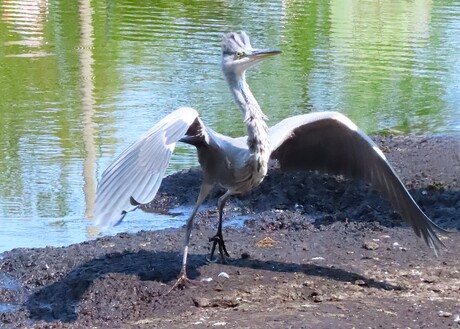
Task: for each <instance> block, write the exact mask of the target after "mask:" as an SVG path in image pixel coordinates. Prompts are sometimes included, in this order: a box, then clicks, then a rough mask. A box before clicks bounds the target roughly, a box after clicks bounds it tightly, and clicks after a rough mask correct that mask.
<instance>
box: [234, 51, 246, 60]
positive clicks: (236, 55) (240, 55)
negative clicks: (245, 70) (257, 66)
mask: <svg viewBox="0 0 460 329" xmlns="http://www.w3.org/2000/svg"><path fill="white" fill-rule="evenodd" d="M244 55H246V54H245V53H244V51H237V52H236V53H235V57H236V58H237V59H241V58H242V57H243V56H244Z"/></svg>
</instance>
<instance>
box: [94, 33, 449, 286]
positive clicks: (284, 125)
mask: <svg viewBox="0 0 460 329" xmlns="http://www.w3.org/2000/svg"><path fill="white" fill-rule="evenodd" d="M280 53H281V51H279V50H272V49H256V48H253V47H252V45H251V42H250V40H249V37H248V35H247V34H246V33H245V32H241V33H234V32H232V33H228V34H225V35H224V36H223V39H222V71H223V74H224V76H225V78H226V80H227V82H228V85H229V87H230V91H231V93H232V94H233V97H234V100H235V102H236V103H237V104H238V106H239V107H240V109H241V111H242V114H243V120H244V123H245V125H246V129H247V136H245V137H239V138H232V137H228V136H224V135H222V134H219V133H217V132H215V131H214V130H212V129H211V128H210V127H208V126H207V125H205V124H204V123H203V121H202V120H201V118H200V117H199V115H198V112H197V111H196V110H194V109H192V108H179V109H178V110H176V111H174V112H172V113H171V114H169V115H167V116H166V117H165V118H164V119H162V120H161V121H159V122H158V123H157V124H156V125H155V126H154V127H153V128H151V129H150V130H149V131H148V132H147V133H146V134H145V135H144V136H143V137H141V138H140V139H139V140H138V141H137V142H135V143H134V144H132V145H131V146H130V147H129V148H127V149H126V150H125V151H124V152H122V153H121V154H120V155H119V156H118V158H116V159H115V160H114V162H113V163H112V164H111V165H110V166H109V167H108V168H107V169H106V170H105V171H104V173H103V175H102V178H101V181H100V183H99V186H98V189H97V197H96V204H95V211H94V216H95V223H96V224H97V225H100V226H111V225H116V224H118V223H119V222H120V221H121V220H122V219H123V217H124V215H125V214H126V213H127V212H128V211H132V210H134V209H136V208H137V207H138V206H139V205H141V204H145V203H149V202H151V201H152V200H153V199H154V197H155V195H156V193H157V191H158V189H159V187H160V184H161V181H162V178H163V175H164V172H165V170H166V168H167V166H168V163H169V161H170V157H171V154H172V153H173V151H174V148H175V145H176V143H177V142H183V143H187V144H190V145H193V146H195V147H196V149H197V152H198V160H199V163H200V166H201V168H202V183H201V187H200V192H199V195H198V199H197V201H196V204H195V206H194V208H193V211H192V213H191V214H190V217H189V218H188V220H187V223H186V233H185V241H184V247H183V259H182V268H181V271H180V273H179V278H178V280H177V282H176V284H175V285H174V287H176V286H184V285H185V284H186V283H187V282H188V281H189V279H188V278H187V272H186V264H187V254H188V249H189V242H190V236H191V231H192V223H193V219H194V217H195V215H196V213H197V211H198V209H199V207H200V205H201V204H202V203H203V201H204V200H205V199H206V197H207V196H208V194H209V192H210V191H211V189H212V188H213V186H215V185H216V184H217V185H220V186H222V187H223V188H224V189H225V190H226V192H225V193H224V194H223V195H222V196H221V197H220V198H219V199H218V202H217V207H218V211H219V222H218V228H217V233H216V235H215V236H214V237H213V238H211V239H210V242H211V241H212V242H213V245H212V249H211V256H210V259H211V260H212V259H213V256H214V251H215V248H216V246H218V248H219V252H220V254H221V256H222V257H225V256H224V254H225V255H227V256H228V252H227V250H226V248H225V243H224V240H223V237H222V221H223V209H224V206H225V203H226V201H227V200H228V198H229V197H230V196H232V195H235V194H241V193H245V192H248V191H250V190H252V189H253V188H255V187H256V186H258V185H259V184H260V183H261V182H262V181H263V179H264V177H265V176H266V175H267V170H268V161H269V159H276V160H277V161H278V162H279V165H280V168H281V169H283V170H320V171H323V172H328V173H332V174H342V175H345V176H346V177H350V178H358V179H363V180H365V181H367V182H368V183H370V184H371V185H372V186H373V187H374V188H376V189H377V190H379V191H380V192H381V193H382V194H383V195H384V196H385V197H386V198H388V199H389V201H390V202H391V204H392V206H393V207H394V209H395V210H396V211H397V212H399V214H400V215H401V217H402V218H403V219H404V220H405V221H406V222H408V223H409V224H410V225H412V227H413V229H414V231H415V233H416V235H417V236H419V237H422V238H423V239H424V240H425V242H426V243H427V244H428V246H429V247H430V248H431V249H433V250H434V252H435V253H437V250H438V248H439V246H444V244H443V243H442V241H441V240H440V239H439V237H438V236H437V235H436V231H439V232H444V230H443V229H442V228H440V227H439V226H437V225H436V224H435V223H434V222H432V221H431V220H430V219H429V218H428V217H427V216H426V215H425V214H424V213H423V211H422V210H421V209H420V208H419V207H418V205H417V204H416V202H415V201H414V200H413V198H412V197H411V195H410V194H409V192H408V191H407V189H406V188H405V187H404V185H403V183H402V182H401V181H400V179H399V178H398V176H397V174H396V173H395V171H394V170H393V168H392V167H391V165H390V164H389V162H388V161H387V159H386V158H385V156H384V154H383V153H382V151H381V150H380V149H379V148H378V147H377V145H376V144H375V143H374V142H373V141H372V140H371V139H370V138H369V137H368V136H367V135H366V134H365V133H364V132H363V131H361V130H360V129H359V128H358V127H357V126H356V125H355V124H354V123H353V122H352V121H351V120H350V119H348V118H347V117H346V116H344V115H342V114H340V113H338V112H316V113H309V114H304V115H297V116H294V117H290V118H287V119H285V120H283V121H281V122H279V123H278V124H276V125H275V126H273V127H271V128H269V127H268V126H267V123H266V119H267V118H266V116H265V114H264V113H263V112H262V110H261V108H260V106H259V104H258V103H257V101H256V99H255V97H254V95H253V94H252V93H251V90H250V89H249V86H248V84H247V82H246V78H245V73H246V70H248V69H249V68H251V67H252V66H254V65H255V64H257V63H259V62H260V61H262V60H263V59H265V58H267V57H271V56H274V55H278V54H280Z"/></svg>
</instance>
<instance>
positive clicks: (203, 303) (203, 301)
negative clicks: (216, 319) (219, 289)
mask: <svg viewBox="0 0 460 329" xmlns="http://www.w3.org/2000/svg"><path fill="white" fill-rule="evenodd" d="M192 300H193V303H194V304H195V306H198V307H208V306H209V305H211V301H210V300H209V299H208V298H201V297H194V298H192Z"/></svg>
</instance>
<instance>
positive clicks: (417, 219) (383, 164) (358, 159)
mask: <svg viewBox="0 0 460 329" xmlns="http://www.w3.org/2000/svg"><path fill="white" fill-rule="evenodd" d="M269 134H270V145H271V148H272V154H271V157H272V158H273V159H277V160H278V161H279V163H280V166H281V169H288V170H289V169H292V170H319V171H323V172H328V173H332V174H342V175H344V176H346V177H350V178H359V179H363V180H365V181H367V182H369V183H371V185H372V186H373V187H374V188H376V189H377V190H379V191H380V192H381V193H383V194H384V196H385V197H386V198H387V199H389V200H390V202H391V204H392V205H393V207H394V208H395V210H396V211H397V212H398V213H399V214H400V215H401V217H402V218H403V219H404V220H405V221H406V222H407V223H409V224H410V225H412V227H413V229H414V231H415V233H416V234H417V236H419V237H420V236H421V237H423V239H424V240H425V242H426V243H427V244H428V246H429V247H430V248H432V249H433V250H434V252H435V253H437V250H438V245H442V246H444V244H443V243H442V242H441V240H440V239H439V238H438V236H437V235H436V233H435V232H436V231H442V232H447V231H445V230H443V229H441V228H440V227H439V226H437V225H436V224H435V223H433V222H432V221H431V220H430V219H429V218H428V217H427V216H426V215H425V214H424V213H423V211H422V210H421V209H420V208H419V207H418V205H417V204H416V203H415V201H414V199H413V198H412V197H411V195H410V194H409V192H408V191H407V189H406V188H405V187H404V185H403V183H402V182H401V181H400V180H399V178H398V176H397V174H396V172H395V171H394V170H393V168H392V167H391V165H390V163H389V162H388V160H387V159H386V158H385V156H384V154H383V153H382V151H381V150H380V149H379V148H378V146H377V145H376V144H375V143H374V142H373V141H372V140H371V139H370V138H369V137H368V136H367V135H366V134H365V133H364V132H362V131H361V130H360V129H359V128H358V127H357V126H356V125H355V124H354V123H353V122H351V121H350V119H348V118H347V117H345V116H344V115H342V114H340V113H337V112H318V113H310V114H305V115H299V116H294V117H291V118H288V119H285V120H283V121H281V122H280V123H278V124H277V125H275V126H273V127H272V128H270V133H269Z"/></svg>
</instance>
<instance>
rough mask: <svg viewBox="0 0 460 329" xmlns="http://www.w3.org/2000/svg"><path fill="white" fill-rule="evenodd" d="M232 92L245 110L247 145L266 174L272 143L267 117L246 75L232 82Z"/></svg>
mask: <svg viewBox="0 0 460 329" xmlns="http://www.w3.org/2000/svg"><path fill="white" fill-rule="evenodd" d="M232 86H233V87H232V92H233V95H234V97H235V101H236V103H237V104H238V105H239V106H240V108H241V111H242V112H243V118H244V123H245V124H246V130H247V133H248V139H247V145H248V148H249V151H250V154H251V155H253V157H254V160H255V161H256V162H257V170H259V171H261V172H262V173H263V174H264V175H265V174H266V172H267V169H268V159H269V157H270V144H269V140H268V126H267V124H266V122H265V120H267V117H266V116H265V114H264V113H263V112H262V110H261V109H260V106H259V103H257V101H256V99H255V97H254V95H253V94H252V92H251V90H250V89H249V86H248V84H247V83H246V80H245V78H244V75H243V76H242V77H241V78H240V79H238V80H237V83H236V84H232Z"/></svg>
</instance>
